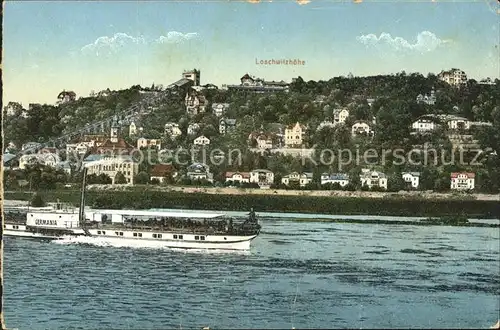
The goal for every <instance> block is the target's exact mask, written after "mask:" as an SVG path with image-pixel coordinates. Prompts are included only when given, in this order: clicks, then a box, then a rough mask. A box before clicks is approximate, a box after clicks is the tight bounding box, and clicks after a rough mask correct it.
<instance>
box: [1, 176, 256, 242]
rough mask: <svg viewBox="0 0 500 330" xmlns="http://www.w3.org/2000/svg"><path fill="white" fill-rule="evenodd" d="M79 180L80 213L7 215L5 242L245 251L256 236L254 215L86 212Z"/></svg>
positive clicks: (59, 211) (71, 211)
mask: <svg viewBox="0 0 500 330" xmlns="http://www.w3.org/2000/svg"><path fill="white" fill-rule="evenodd" d="M85 180H86V170H84V175H83V185H82V192H81V201H80V207H79V208H78V209H62V208H60V207H56V208H55V209H53V210H43V211H31V212H30V211H28V212H27V213H26V215H22V214H15V213H12V212H6V213H5V224H4V229H3V234H4V235H5V236H16V237H28V238H38V239H67V238H72V237H84V236H88V237H92V238H99V240H100V241H101V242H108V243H111V244H112V243H119V244H120V245H122V246H123V245H125V246H126V245H130V246H135V245H136V244H137V243H141V245H145V246H150V247H171V248H184V249H227V250H248V249H250V242H251V241H252V240H253V239H255V238H256V237H257V236H258V235H259V232H260V228H261V226H260V224H259V223H258V220H257V218H256V216H255V212H254V211H253V210H251V211H250V213H249V215H248V218H246V219H236V218H231V217H228V216H226V215H225V214H214V213H201V212H188V211H184V212H183V211H179V212H156V211H133V210H93V211H92V212H85V210H84V205H85Z"/></svg>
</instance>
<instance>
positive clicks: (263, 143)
mask: <svg viewBox="0 0 500 330" xmlns="http://www.w3.org/2000/svg"><path fill="white" fill-rule="evenodd" d="M253 140H255V141H256V142H257V148H258V149H263V150H266V149H272V148H273V139H272V137H271V134H265V133H263V132H260V133H258V132H254V133H251V134H250V135H249V136H248V142H249V144H250V143H252V141H253Z"/></svg>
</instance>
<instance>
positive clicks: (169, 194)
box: [4, 187, 500, 219]
mask: <svg viewBox="0 0 500 330" xmlns="http://www.w3.org/2000/svg"><path fill="white" fill-rule="evenodd" d="M219 189H221V188H219ZM211 191H212V190H211ZM41 195H42V196H43V199H44V200H45V202H55V201H57V200H60V201H61V202H67V203H72V204H74V205H78V203H79V198H80V193H79V191H76V190H52V191H44V192H41ZM31 196H32V193H30V192H6V193H5V194H4V198H5V199H9V200H25V201H28V200H30V199H31ZM86 200H87V204H88V205H89V206H91V207H92V208H101V209H151V208H163V209H166V208H170V209H189V210H195V209H201V210H221V211H244V210H250V208H254V209H255V210H256V211H257V212H290V213H300V212H301V213H321V214H337V215H368V214H369V215H377V216H409V217H415V216H421V217H440V216H457V215H465V216H467V217H469V218H485V219H487V218H499V217H500V207H499V203H498V201H497V200H475V199H470V198H469V199H463V198H462V199H461V198H454V199H438V198H435V199H429V198H421V197H415V196H413V197H409V196H406V197H400V196H385V197H384V198H368V197H356V198H353V197H345V196H309V195H298V196H297V195H281V194H274V193H273V194H227V193H223V192H222V191H220V192H219V193H217V194H215V193H206V192H198V191H197V192H184V191H182V192H181V191H175V190H168V191H159V190H152V189H150V187H147V188H142V189H138V188H137V187H135V188H134V189H123V190H104V191H103V190H102V189H95V188H93V187H90V189H89V191H88V193H87V198H86Z"/></svg>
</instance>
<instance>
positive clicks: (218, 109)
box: [212, 103, 229, 117]
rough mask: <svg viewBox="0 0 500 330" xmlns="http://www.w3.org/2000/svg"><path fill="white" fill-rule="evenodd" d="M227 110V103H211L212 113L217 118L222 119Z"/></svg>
mask: <svg viewBox="0 0 500 330" xmlns="http://www.w3.org/2000/svg"><path fill="white" fill-rule="evenodd" d="M227 109H229V103H213V104H212V112H213V113H214V114H215V115H216V116H217V117H223V116H224V115H225V114H226V111H227Z"/></svg>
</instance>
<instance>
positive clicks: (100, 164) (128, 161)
mask: <svg viewBox="0 0 500 330" xmlns="http://www.w3.org/2000/svg"><path fill="white" fill-rule="evenodd" d="M85 167H86V168H87V173H88V174H89V175H90V174H95V175H100V174H106V175H108V176H109V177H110V178H111V183H112V184H115V183H116V182H115V179H116V176H117V174H118V172H121V173H122V174H123V176H124V177H125V179H126V181H127V184H134V177H135V176H136V175H137V173H138V172H139V163H137V162H135V161H134V160H133V159H132V157H130V156H121V157H104V158H102V159H100V160H96V161H93V162H89V163H86V164H85Z"/></svg>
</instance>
